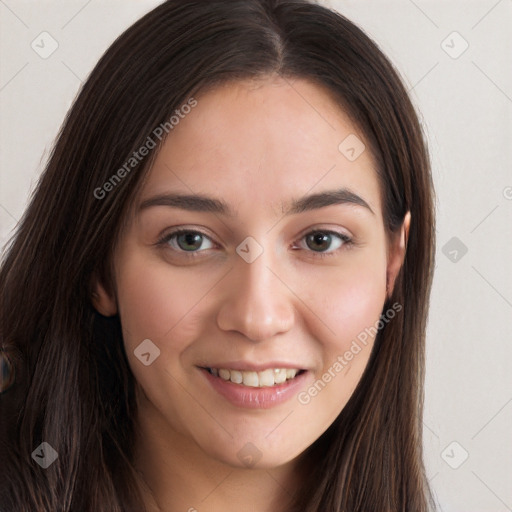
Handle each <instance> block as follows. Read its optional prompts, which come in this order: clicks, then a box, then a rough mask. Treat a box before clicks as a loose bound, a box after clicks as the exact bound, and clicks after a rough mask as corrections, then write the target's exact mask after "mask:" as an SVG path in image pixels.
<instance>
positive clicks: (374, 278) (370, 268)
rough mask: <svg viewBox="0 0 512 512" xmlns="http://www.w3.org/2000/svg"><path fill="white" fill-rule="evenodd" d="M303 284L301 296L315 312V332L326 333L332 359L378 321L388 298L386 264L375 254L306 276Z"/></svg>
mask: <svg viewBox="0 0 512 512" xmlns="http://www.w3.org/2000/svg"><path fill="white" fill-rule="evenodd" d="M301 282H302V290H301V291H300V292H299V293H300V295H301V297H305V300H304V302H305V303H306V304H308V305H311V310H312V311H313V312H314V313H315V314H314V315H313V314H311V315H309V318H310V321H311V323H312V324H315V327H314V330H313V329H312V332H315V333H325V335H323V336H322V339H321V342H322V344H323V346H324V351H325V352H326V354H327V355H328V356H329V357H332V354H333V352H337V353H339V352H344V351H345V350H347V349H348V348H349V346H350V343H351V341H352V340H353V339H354V338H357V336H358V335H359V334H360V333H361V332H364V331H365V329H367V328H369V327H371V326H373V325H374V324H375V322H377V321H378V319H379V315H380V314H381V312H382V306H383V304H384V301H385V297H386V261H385V258H384V257H379V256H377V254H376V253H374V254H369V255H366V256H365V257H364V258H361V257H358V258H356V257H354V258H353V259H352V260H350V261H349V259H348V258H347V261H346V264H345V265H340V266H339V267H336V268H334V267H325V268H319V269H318V270H315V272H314V273H311V274H310V275H309V276H307V275H306V274H304V275H303V276H301ZM312 327H313V326H312ZM324 362H325V361H324Z"/></svg>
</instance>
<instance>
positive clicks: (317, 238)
mask: <svg viewBox="0 0 512 512" xmlns="http://www.w3.org/2000/svg"><path fill="white" fill-rule="evenodd" d="M310 241H312V242H313V243H314V244H318V245H321V244H322V243H324V245H325V244H327V246H326V247H323V249H328V248H329V247H328V246H329V241H330V235H328V234H326V233H315V234H314V235H310V236H309V237H308V246H309V242H310ZM310 249H313V250H314V251H315V250H317V248H315V247H311V246H310ZM320 249H322V247H320Z"/></svg>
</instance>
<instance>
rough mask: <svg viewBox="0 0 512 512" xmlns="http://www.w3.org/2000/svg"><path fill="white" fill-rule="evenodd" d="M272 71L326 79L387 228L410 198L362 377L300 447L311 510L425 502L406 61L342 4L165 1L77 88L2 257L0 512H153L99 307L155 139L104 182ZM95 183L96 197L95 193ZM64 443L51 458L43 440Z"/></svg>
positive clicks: (412, 134) (420, 275)
mask: <svg viewBox="0 0 512 512" xmlns="http://www.w3.org/2000/svg"><path fill="white" fill-rule="evenodd" d="M276 73H277V74H279V75H281V76H282V77H284V78H286V79H288V78H290V79H291V78H304V79H308V80H310V81H313V82H315V83H318V84H320V85H322V86H323V87H326V88H327V89H328V90H329V91H330V92H331V93H332V96H333V97H334V98H335V99H336V101H338V102H339V104H340V106H342V108H343V109H344V110H345V112H347V114H348V115H349V116H350V117H351V118H352V119H353V120H354V122H356V123H357V125H358V126H359V128H360V129H361V131H362V133H363V134H364V136H365V139H366V141H367V142H368V144H369V145H370V147H371V149H372V152H373V154H374V157H375V160H376V162H377V164H378V165H377V169H376V170H377V172H378V175H379V179H380V183H381V193H382V198H383V201H382V204H383V218H384V220H385V228H386V231H387V233H388V235H389V236H390V235H391V234H392V233H394V232H396V230H397V229H398V228H399V227H400V225H401V223H402V221H403V219H404V216H405V214H406V212H407V211H410V212H411V227H410V231H409V238H408V244H407V252H406V256H405V261H404V264H403V267H402V269H401V271H400V273H399V276H398V278H397V281H396V283H395V287H394V291H393V294H392V296H391V297H390V298H389V299H388V300H387V301H386V304H385V305H384V308H385V309H387V308H388V307H389V305H390V304H393V303H395V302H396V303H399V304H401V305H402V311H401V313H400V314H399V315H397V317H396V318H395V319H394V320H393V321H392V322H389V323H387V324H386V325H385V326H384V327H383V328H382V329H381V330H380V331H379V333H378V335H377V338H376V341H375V344H374V348H373V351H372V354H371V357H370V360H369V362H368V365H367V368H366V370H365V372H364V374H363V377H362V379H361V381H360V382H359V385H358V386H357V388H356V390H355V392H354V394H353V395H352V397H351V399H350V400H349V402H348V404H347V405H346V407H345V408H344V409H343V411H342V412H341V414H340V415H339V417H338V418H337V419H336V421H335V422H334V423H333V424H332V425H331V427H330V428H329V429H328V430H327V431H326V432H325V433H324V434H323V435H322V436H321V437H320V438H319V439H318V440H317V441H316V442H315V443H314V444H313V445H312V446H310V447H309V448H308V450H307V451H306V453H305V454H304V457H308V458H309V459H310V461H311V463H310V465H309V468H310V470H311V471H310V474H309V475H308V478H307V481H306V482H305V485H304V486H303V487H302V488H301V490H300V491H298V492H297V494H296V495H295V497H294V498H295V505H294V509H293V510H296V511H301V512H341V511H345V512H355V511H361V512H371V511H377V510H378V511H379V512H384V511H404V512H405V511H407V512H411V511H414V512H425V511H427V510H430V507H431V506H433V504H432V499H431V496H430V492H429V489H428V484H427V481H426V478H425V471H424V466H423V460H422V401H423V379H424V343H425V330H426V321H427V313H428V305H429V296H430V290H431V283H432V272H433V262H434V254H435V226H434V208H433V194H434V192H433V186H432V179H431V174H430V166H429V159H428V154H427V149H426V144H425V141H424V137H423V134H422V130H421V127H420V124H419V122H418V118H417V115H416V113H415V110H414V108H413V106H412V104H411V101H410V99H409V98H408V95H407V92H406V90H405V88H404V86H403V84H402V82H401V79H400V78H399V75H398V73H397V72H396V71H395V70H394V68H393V66H392V65H391V64H390V62H389V61H388V60H387V58H386V57H385V56H384V55H383V54H382V52H381V51H380V50H379V48H378V47H377V45H376V44H375V43H374V42H372V41H371V39H370V38H369V37H368V36H366V35H365V34H364V32H363V31H362V30H360V29H359V28H357V27H356V26H355V25H354V24H353V23H351V22H350V21H348V20H347V19H346V18H344V17H343V16H342V15H340V14H337V13H335V12H333V11H330V10H329V9H327V8H325V7H322V6H319V5H316V4H312V3H309V2H306V1H300V0H295V1H294V0H290V1H288V0H195V1H192V0H169V1H167V2H164V3H163V4H161V5H160V6H158V7H157V8H155V9H154V10H153V11H151V12H149V13H148V14H147V15H145V16H144V17H143V18H141V19H140V20H139V21H137V22H136V23H135V24H134V25H133V26H131V27H130V28H129V29H128V30H126V31H125V32H124V33H123V34H122V35H121V36H120V37H119V38H118V39H117V40H116V41H115V42H114V43H113V44H112V46H111V47H110V48H109V49H108V50H107V52H106V53H105V54H104V55H103V57H102V58H101V59H100V61H99V62H98V64H97V65H96V67H95V68H94V70H93V71H92V73H91V74H90V76H89V78H88V79H87V81H86V82H85V84H84V85H83V88H82V90H81V91H80V93H79V95H78V97H77V99H76V101H75V103H74V105H73V106H72V108H71V110H70V112H69V114H68V115H67V117H66V120H65V122H64V124H63V127H62V129H61V131H60V134H59V136H58V139H57V141H56V143H55V146H54V149H53V151H52V153H51V156H50V159H49V162H48V164H47V167H46V169H45V171H44V173H43V174H42V176H41V178H40V180H39V183H38V186H37V189H36V190H35V192H34V193H33V195H32V197H31V201H30V204H29V206H28V208H27V210H26V211H25V214H24V216H23V218H22V220H21V222H20V223H19V225H18V227H17V229H16V232H15V235H14V236H13V238H12V239H11V241H10V243H9V244H8V246H7V247H6V251H5V254H4V256H3V263H2V267H1V270H0V289H1V298H0V342H1V346H2V348H3V353H4V354H6V355H7V356H8V357H9V360H10V362H11V363H12V365H13V366H14V368H15V371H16V380H15V384H14V386H13V387H12V388H11V389H9V390H8V391H6V392H5V393H3V394H2V395H0V405H1V412H2V424H3V425H2V429H1V430H0V435H1V438H0V441H1V443H0V446H1V448H2V451H4V452H5V457H4V459H3V463H2V466H3V468H2V470H3V472H4V474H3V475H2V479H1V485H2V489H1V492H0V496H1V498H0V509H1V510H2V511H4V510H9V511H11V510H13V511H14V510H16V511H17V512H34V511H51V512H55V511H65V512H77V511H87V512H125V511H129V510H133V511H141V510H144V506H143V503H142V499H141V497H140V496H139V494H138V491H137V490H136V485H135V480H134V469H133V467H132V463H131V461H132V446H133V436H134V418H135V401H134V377H133V374H132V373H131V371H130V368H129V366H128V363H127V359H126V354H125V352H124V347H123V339H122V335H121V326H120V321H119V317H118V316H114V317H111V318H106V317H103V316H101V315H99V314H98V313H97V312H96V311H95V310H94V308H93V307H92V304H91V287H90V283H91V276H92V275H93V274H95V275H97V276H99V277H100V278H101V279H102V280H103V282H104V283H106V284H107V285H108V286H112V285H113V281H112V272H111V269H112V257H113V248H114V246H115V243H116V240H117V237H118V234H119V232H120V229H121V225H122V222H123V219H125V217H126V212H127V211H128V209H129V207H130V204H131V203H132V201H133V198H134V197H135V194H136V193H137V190H139V189H140V186H141V180H142V179H143V178H144V176H145V174H146V173H147V171H148V169H149V168H150V166H151V162H152V158H154V155H155V154H156V151H157V150H158V147H159V146H160V144H161V143H160V141H158V142H159V146H158V147H157V148H156V149H154V150H153V151H152V152H151V154H150V155H148V156H146V157H144V158H143V159H141V161H140V162H139V163H138V164H137V165H135V166H134V167H133V169H131V170H130V172H127V173H125V175H124V174H123V179H122V180H120V181H119V182H116V184H115V187H113V190H110V191H109V192H108V193H105V194H103V193H102V194H101V196H102V197H101V198H98V196H99V195H100V194H99V193H98V191H97V190H98V187H102V185H103V184H105V183H106V182H107V181H108V180H110V179H111V178H112V175H113V174H115V173H116V171H117V170H118V169H120V168H122V166H123V164H125V162H127V161H128V160H129V159H130V158H131V157H132V155H133V152H134V151H137V149H138V148H140V147H141V146H142V145H143V144H144V143H145V141H146V140H147V137H148V136H149V135H150V134H151V133H152V132H153V130H154V129H155V127H158V126H159V125H161V124H162V123H165V122H167V121H168V120H169V118H170V117H171V116H172V115H173V113H174V112H175V111H176V109H179V108H180V106H181V105H183V104H185V103H186V102H187V100H188V99H189V98H190V97H191V96H192V95H194V94H196V93H198V92H199V91H201V90H204V89H205V88H207V87H211V86H214V85H216V84H218V83H222V82H226V81H232V80H238V79H246V78H251V77H262V76H267V75H270V74H276ZM95 191H96V193H95ZM43 441H44V442H47V443H49V444H50V445H51V446H52V447H53V448H54V449H55V450H56V451H57V453H58V458H57V460H56V461H55V462H54V463H53V464H51V465H50V466H49V467H48V468H47V469H44V470H43V469H42V468H41V467H40V466H39V465H38V464H36V463H35V462H34V460H33V459H32V457H31V454H32V452H33V451H34V450H35V449H36V448H37V447H38V445H39V444H40V443H41V442H43Z"/></svg>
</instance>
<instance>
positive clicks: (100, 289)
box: [91, 274, 117, 316]
mask: <svg viewBox="0 0 512 512" xmlns="http://www.w3.org/2000/svg"><path fill="white" fill-rule="evenodd" d="M91 290H92V291H91V302H92V305H93V306H94V309H96V311H97V312H98V313H100V314H101V315H103V316H114V315H116V314H117V302H116V299H115V297H114V295H113V294H112V293H111V292H109V291H108V290H107V288H106V287H105V285H104V284H103V283H102V282H101V280H100V279H99V278H98V276H97V275H96V274H94V275H93V276H92V278H91Z"/></svg>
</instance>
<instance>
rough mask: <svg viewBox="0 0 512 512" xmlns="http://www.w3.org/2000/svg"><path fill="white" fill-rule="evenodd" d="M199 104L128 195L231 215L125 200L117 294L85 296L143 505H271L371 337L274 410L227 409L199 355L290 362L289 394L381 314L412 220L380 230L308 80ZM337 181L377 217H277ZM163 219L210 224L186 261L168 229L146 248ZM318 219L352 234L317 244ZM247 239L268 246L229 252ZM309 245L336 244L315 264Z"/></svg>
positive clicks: (358, 212)
mask: <svg viewBox="0 0 512 512" xmlns="http://www.w3.org/2000/svg"><path fill="white" fill-rule="evenodd" d="M196 99H197V101H198V104H197V106H196V107H195V108H193V109H192V111H191V112H190V113H189V114H188V115H187V116H185V118H184V119H182V120H180V122H179V124H178V125H177V126H176V127H175V128H174V129H173V131H172V132H171V133H170V135H169V137H168V138H167V140H166V141H165V144H164V145H163V146H162V148H161V151H160V152H159V154H158V156H157V158H156V161H155V162H154V165H153V167H152V169H151V170H150V172H149V174H148V177H147V180H146V181H145V183H144V185H143V187H142V189H141V191H140V196H139V198H138V203H137V204H140V203H142V202H143V201H144V200H146V199H148V198H150V197H153V196H155V195H157V194H163V193H170V192H180V193H184V194H192V193H195V194H204V195H207V196H211V197H215V198H218V199H222V200H223V201H225V202H226V203H227V204H228V205H229V206H230V207H231V208H232V209H233V211H234V216H233V217H230V216H226V215H222V214H219V213H212V212H193V211H187V210H184V209H181V208H176V207H170V206H153V207H149V208H146V209H144V210H142V212H140V213H139V212H137V213H136V214H135V215H134V216H133V218H131V219H130V222H129V223H128V224H127V227H126V228H125V229H124V231H123V233H122V236H121V238H120V241H119V243H118V245H117V247H116V251H115V264H114V265H115V292H114V293H113V294H112V295H109V293H107V291H106V289H105V287H103V286H102V284H101V283H100V282H96V297H95V299H94V302H95V306H96V308H97V310H98V311H99V312H100V313H102V314H104V315H106V316H109V315H113V314H119V315H120V318H121V323H122V327H123V336H124V343H125V347H126V353H127V356H128V359H129V363H130V366H131V369H132V371H133V374H134V376H135V379H136V381H137V401H138V416H137V424H138V429H139V435H138V438H137V442H136V467H137V468H138V470H139V471H140V473H139V474H140V480H141V482H140V485H141V488H142V490H143V492H144V497H145V499H146V501H147V504H148V506H149V507H151V508H150V510H159V509H160V510H162V511H166V512H167V511H168V512H174V511H187V510H194V509H196V510H198V511H201V510H208V511H210V512H216V511H220V510H222V511H235V510H236V511H238V510H248V506H250V507H251V510H258V511H261V512H263V511H269V512H270V511H275V510H279V509H281V510H283V509H284V507H286V505H287V503H288V501H289V499H290V496H291V495H292V494H293V493H294V492H295V490H296V489H297V486H298V485H300V482H301V479H302V478H303V474H302V473H301V465H300V460H301V459H300V455H301V453H303V452H304V450H305V449H306V448H307V447H308V446H310V445H311V444H312V443H313V442H314V441H315V440H316V439H318V437H319V436H320V435H321V434H322V433H323V432H325V430H326V429H327V428H328V427H329V426H330V425H331V424H332V422H333V421H334V420H335V418H336V417H337V416H338V415H339V413H340V411H341V410H342V409H343V407H344V406H345V404H346V403H347V401H348V399H349V398H350V396H351V394H352V392H353V391H354V389H355V387H356V385H357V383H358V382H359V380H360V378H361V375H362V373H363V370H364V368H365V366H366V363H367V361H368V358H369V355H370V351H371V347H372V346H373V341H374V340H373V338H371V337H369V338H368V340H367V345H366V346H364V345H362V344H361V348H362V349H361V351H360V352H359V353H358V354H357V355H355V356H354V358H353V359H352V360H351V361H350V362H349V363H348V364H347V366H345V367H344V368H343V369H342V370H341V371H338V372H336V373H335V375H336V376H335V377H334V378H332V379H331V381H330V382H329V383H328V384H327V385H326V386H325V387H324V388H323V389H322V390H321V391H320V392H319V393H318V394H317V395H316V396H314V397H311V400H310V401H309V403H307V404H303V403H300V402H299V400H298V399H297V396H293V397H292V398H291V399H290V400H288V401H286V402H284V403H282V404H280V405H278V406H276V407H273V408H270V409H246V408H241V407H236V406H234V405H232V404H231V403H230V402H228V401H227V400H226V399H225V398H223V397H222V396H221V395H219V394H218V393H217V392H216V391H215V390H214V389H213V388H212V387H211V386H210V384H209V383H208V381H207V380H206V379H205V378H204V375H203V373H202V371H201V370H199V369H198V365H201V364H202V363H205V362H212V363H213V362H217V361H234V360H244V361H249V362H254V363H265V362H269V361H282V362H287V363H293V364H292V366H296V367H297V368H303V369H307V370H308V373H307V376H306V379H305V382H304V385H303V387H302V388H301V390H300V391H305V390H306V391H307V389H308V388H309V387H310V386H311V385H312V384H313V383H314V382H315V381H316V380H317V379H321V378H322V375H323V374H324V373H325V372H328V371H329V369H331V372H332V368H333V364H334V363H335V361H337V358H338V356H340V355H343V354H344V353H345V352H346V351H347V350H349V349H350V347H351V344H352V343H353V341H354V340H355V339H356V337H357V336H358V334H359V333H361V332H362V331H364V330H365V328H368V327H370V326H374V325H375V324H376V322H378V320H379V317H380V315H381V313H382V312H383V311H382V308H383V305H384V301H385V299H386V295H387V294H389V293H390V292H391V290H392V287H393V284H394V281H395V278H396V275H397V273H398V270H399V269H400V266H401V264H402V262H403V257H404V253H405V244H406V240H407V234H408V229H409V222H410V215H409V214H407V216H406V218H405V220H404V224H403V226H402V229H401V230H400V231H399V232H398V234H397V235H396V236H395V237H394V238H393V239H391V240H388V239H387V238H386V236H385V231H384V223H383V218H382V212H381V206H382V205H381V191H380V189H379V183H378V181H377V175H376V173H375V169H374V162H373V159H372V156H371V154H370V151H369V150H366V151H364V152H363V153H362V154H361V155H360V156H359V157H358V158H357V159H356V160H355V161H353V162H351V161H349V160H348V159H347V158H346V157H345V156H344V155H343V154H342V153H341V152H340V151H339V150H338V145H339V144H340V142H341V141H343V140H344V139H345V137H347V136H348V135H350V134H356V135H357V136H358V138H359V139H360V140H362V141H364V137H363V135H362V134H361V133H360V132H359V131H358V129H357V128H356V127H355V126H354V125H353V124H352V123H351V122H350V120H349V118H348V117H347V116H346V115H345V114H344V112H343V111H341V110H340V108H339V107H338V106H337V104H336V103H334V101H333V99H332V98H331V97H330V96H329V95H328V93H327V92H326V91H325V90H323V89H322V88H320V87H319V86H318V85H314V84H312V83H310V82H308V81H305V80H300V79H297V80H295V81H294V82H293V84H292V83H290V82H289V81H284V80H283V79H281V78H279V77H266V78H265V79H262V80H259V81H257V82H256V81H244V82H236V83H230V84H225V85H222V86H220V87H217V88H215V89H213V90H211V91H208V92H206V93H204V94H203V95H199V96H197V97H196ZM305 100H306V101H305ZM341 187H346V188H348V189H350V190H351V191H352V192H354V193H356V194H357V195H359V196H360V197H362V198H363V199H364V200H365V201H366V203H367V204H368V205H369V207H370V208H371V210H372V211H370V209H368V208H365V207H364V206H360V205H356V204H351V203H344V204H335V205H330V206H326V207H322V208H318V209H315V210H311V211H305V212H302V213H297V214H294V215H288V216H284V214H283V211H285V210H286V208H287V207H288V206H289V205H290V204H291V201H292V199H293V198H299V197H301V196H304V195H307V194H313V193H318V192H322V191H325V190H331V189H338V188H341ZM175 227H186V228H189V229H194V230H199V231H202V232H203V233H204V234H205V235H206V237H205V238H203V240H202V244H201V240H199V241H198V242H197V245H196V247H199V249H196V250H195V252H196V255H197V256H198V257H196V258H192V257H190V256H189V257H188V258H187V254H189V253H187V252H186V250H184V249H183V247H184V246H183V242H182V245H181V246H179V245H178V244H177V239H176V237H175V238H174V241H173V242H172V241H168V242H166V243H165V242H164V243H163V244H161V245H158V240H159V238H160V237H161V236H162V235H163V234H166V233H168V232H169V231H170V230H171V228H175ZM313 230H317V231H321V230H324V231H325V230H334V231H338V232H340V233H343V234H346V235H348V236H350V237H351V238H352V239H353V241H354V244H353V245H343V242H342V241H341V240H340V239H338V238H337V237H336V236H335V235H334V236H333V237H332V239H331V240H330V242H329V240H328V241H327V242H326V243H325V244H323V245H322V244H320V246H318V245H314V244H313V246H312V247H313V249H312V248H311V245H310V246H308V244H307V242H306V237H305V235H306V234H307V233H309V232H311V231H313ZM248 236H251V237H253V238H254V239H255V240H256V241H257V242H258V243H259V245H260V246H261V247H262V248H263V253H262V254H261V255H260V256H259V257H258V258H257V259H256V260H255V261H253V262H252V263H247V262H246V261H245V260H244V259H243V258H242V257H240V256H239V255H238V254H237V252H236V248H237V246H239V244H240V243H241V242H242V241H244V240H245V238H246V237H248ZM340 243H341V245H340ZM329 244H330V245H329ZM180 247H181V248H180ZM186 247H187V246H185V249H186ZM315 248H317V251H315V250H314V249H315ZM322 251H323V252H327V253H330V254H331V255H330V256H327V257H324V258H321V257H320V256H319V252H322ZM145 339H150V340H152V342H153V343H154V344H155V345H156V346H157V347H158V348H159V350H160V356H159V357H158V358H157V359H156V360H155V361H154V362H153V363H152V364H151V365H149V366H145V365H143V364H141V362H140V361H139V360H138V358H137V357H136V356H135V355H134V350H135V349H136V348H137V346H138V345H139V344H140V343H141V341H142V340H145ZM298 426H300V428H298ZM248 442H250V443H252V445H254V446H255V447H256V448H257V450H258V452H259V454H260V455H261V458H260V460H259V462H258V463H257V464H256V465H255V466H253V467H251V468H248V467H247V466H246V465H244V462H243V461H242V460H240V458H239V457H238V456H237V453H238V452H239V451H240V450H241V449H242V448H243V447H244V446H245V445H246V443H248ZM278 507H279V508H278Z"/></svg>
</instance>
